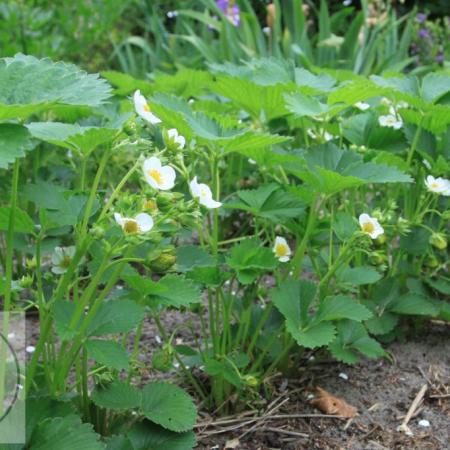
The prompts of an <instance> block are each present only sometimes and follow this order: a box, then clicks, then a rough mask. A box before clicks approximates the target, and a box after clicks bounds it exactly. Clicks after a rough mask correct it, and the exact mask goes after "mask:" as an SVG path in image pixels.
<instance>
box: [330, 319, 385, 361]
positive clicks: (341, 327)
mask: <svg viewBox="0 0 450 450" xmlns="http://www.w3.org/2000/svg"><path fill="white" fill-rule="evenodd" d="M329 349H330V351H331V353H332V355H333V356H334V357H335V358H336V359H337V360H339V361H342V362H345V363H347V364H354V363H356V362H358V360H359V353H362V354H363V355H365V356H368V357H369V358H377V357H380V356H383V355H385V351H384V350H383V348H382V347H381V345H380V344H379V343H378V342H377V341H376V340H375V339H372V338H371V337H369V335H368V334H367V331H366V329H365V328H364V326H363V325H361V324H360V323H357V322H353V321H350V320H343V321H341V322H339V323H338V325H337V336H336V339H335V340H334V341H333V342H332V343H331V344H330V345H329Z"/></svg>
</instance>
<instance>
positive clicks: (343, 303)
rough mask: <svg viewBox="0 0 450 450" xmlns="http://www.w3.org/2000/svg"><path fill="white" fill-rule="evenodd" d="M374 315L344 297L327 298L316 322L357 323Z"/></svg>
mask: <svg viewBox="0 0 450 450" xmlns="http://www.w3.org/2000/svg"><path fill="white" fill-rule="evenodd" d="M370 317H372V313H371V312H370V311H369V310H368V309H367V308H366V307H365V306H363V305H361V304H360V303H358V302H357V301H356V300H354V299H352V298H350V297H346V296H344V295H336V296H334V297H327V298H326V299H325V300H324V301H323V302H322V303H321V305H320V307H319V311H318V313H317V318H316V320H320V321H322V320H339V319H351V320H355V321H357V322H361V321H363V320H367V319H369V318H370Z"/></svg>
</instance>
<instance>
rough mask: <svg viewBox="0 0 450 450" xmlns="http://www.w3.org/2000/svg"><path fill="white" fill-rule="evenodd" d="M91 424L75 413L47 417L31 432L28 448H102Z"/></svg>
mask: <svg viewBox="0 0 450 450" xmlns="http://www.w3.org/2000/svg"><path fill="white" fill-rule="evenodd" d="M92 428H93V427H92V425H91V424H88V423H82V422H81V419H80V418H79V417H78V416H75V415H69V416H66V417H57V418H53V419H47V420H44V421H43V422H41V423H40V424H39V425H38V426H37V427H36V429H35V430H34V432H33V435H32V438H31V445H30V447H29V448H30V450H61V449H64V450H103V449H104V448H105V445H104V444H103V443H102V442H100V436H99V435H98V434H96V433H95V432H94V431H93V429H92Z"/></svg>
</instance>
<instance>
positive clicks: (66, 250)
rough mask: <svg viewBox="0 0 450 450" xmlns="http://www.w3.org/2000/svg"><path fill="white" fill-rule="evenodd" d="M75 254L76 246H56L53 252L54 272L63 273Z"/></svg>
mask: <svg viewBox="0 0 450 450" xmlns="http://www.w3.org/2000/svg"><path fill="white" fill-rule="evenodd" d="M74 256H75V247H74V246H73V245H71V246H69V247H55V250H54V252H53V254H52V272H53V273H55V274H56V275H62V274H63V273H66V272H67V269H68V268H69V266H70V263H71V262H72V259H73V257H74Z"/></svg>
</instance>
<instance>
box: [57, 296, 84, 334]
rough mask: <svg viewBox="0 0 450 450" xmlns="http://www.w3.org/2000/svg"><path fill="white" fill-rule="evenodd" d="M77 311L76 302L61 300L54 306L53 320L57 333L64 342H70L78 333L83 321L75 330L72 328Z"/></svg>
mask: <svg viewBox="0 0 450 450" xmlns="http://www.w3.org/2000/svg"><path fill="white" fill-rule="evenodd" d="M75 310H76V305H75V303H74V302H69V301H66V300H59V301H57V302H55V303H54V304H53V308H52V312H53V319H54V321H55V327H56V333H57V334H58V336H59V337H60V339H61V340H62V341H69V340H71V339H73V338H74V337H75V336H76V335H77V333H78V329H79V327H80V323H81V319H80V321H79V322H78V324H77V326H75V327H73V329H71V327H70V323H71V322H72V317H73V316H74V314H75Z"/></svg>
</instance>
